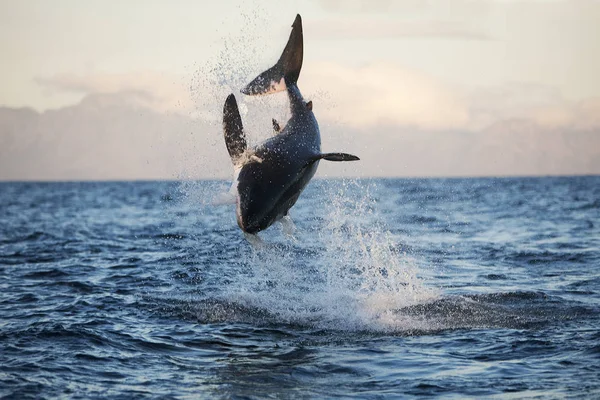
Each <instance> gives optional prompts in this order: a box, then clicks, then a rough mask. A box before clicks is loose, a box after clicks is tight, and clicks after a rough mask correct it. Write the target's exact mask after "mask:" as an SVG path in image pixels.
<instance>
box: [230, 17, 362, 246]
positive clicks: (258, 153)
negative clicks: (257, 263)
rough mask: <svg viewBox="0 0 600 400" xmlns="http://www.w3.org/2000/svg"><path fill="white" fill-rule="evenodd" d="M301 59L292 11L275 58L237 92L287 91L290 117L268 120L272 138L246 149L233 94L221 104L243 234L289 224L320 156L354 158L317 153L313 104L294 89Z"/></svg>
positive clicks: (299, 25) (298, 29) (298, 28)
mask: <svg viewBox="0 0 600 400" xmlns="http://www.w3.org/2000/svg"><path fill="white" fill-rule="evenodd" d="M302 59H303V37H302V19H301V17H300V15H296V19H295V20H294V23H293V24H292V32H291V33H290V37H289V39H288V42H287V44H286V46H285V49H284V50H283V53H282V54H281V57H280V58H279V61H277V63H276V64H275V65H274V66H273V67H271V68H269V69H268V70H266V71H264V72H263V73H261V74H260V75H258V76H257V77H256V78H255V79H254V80H253V81H252V82H250V83H249V84H248V85H247V86H246V87H245V88H243V89H242V90H241V92H242V93H243V94H246V95H249V96H255V95H263V94H271V93H276V92H281V91H284V90H285V91H287V94H288V97H289V101H290V111H291V118H290V119H289V121H288V122H287V124H286V125H285V127H283V129H282V128H281V127H280V126H279V123H278V122H277V121H275V120H273V129H274V130H275V136H272V137H270V138H269V139H267V140H265V141H264V142H262V143H260V144H258V145H257V146H254V147H252V148H249V147H248V146H247V143H246V137H245V134H244V129H243V126H242V119H241V117H240V113H239V110H238V105H237V102H236V99H235V96H234V95H233V94H230V95H229V96H228V97H227V100H226V101H225V106H224V107H223V131H224V136H225V144H226V145H227V151H228V152H229V155H230V157H231V161H232V162H233V166H234V179H233V186H232V191H234V192H235V194H236V216H237V223H238V225H239V227H240V228H241V229H242V231H243V232H244V233H245V234H251V235H252V236H253V235H254V234H256V233H257V232H260V231H262V230H264V229H267V228H268V227H269V226H271V225H272V224H273V223H274V222H276V221H281V222H284V223H285V222H287V223H289V224H291V219H289V216H288V212H289V210H290V208H292V206H293V205H294V204H295V203H296V201H297V200H298V197H299V196H300V193H302V190H304V188H305V187H306V185H307V184H308V182H309V181H310V180H311V178H312V177H313V176H314V175H315V172H316V171H317V167H318V165H319V161H320V160H322V159H323V160H329V161H355V160H359V158H358V157H356V156H354V155H351V154H346V153H321V136H320V133H319V125H318V124H317V120H316V118H315V115H314V114H313V104H312V102H311V101H309V102H305V101H304V98H303V97H302V94H301V93H300V89H298V84H297V81H298V77H299V75H300V70H301V68H302ZM292 226H293V225H292Z"/></svg>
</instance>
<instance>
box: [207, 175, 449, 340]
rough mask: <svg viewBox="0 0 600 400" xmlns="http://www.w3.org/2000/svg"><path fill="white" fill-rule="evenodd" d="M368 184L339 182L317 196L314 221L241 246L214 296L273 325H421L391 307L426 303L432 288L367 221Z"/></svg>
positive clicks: (370, 210) (371, 214) (371, 215)
mask: <svg viewBox="0 0 600 400" xmlns="http://www.w3.org/2000/svg"><path fill="white" fill-rule="evenodd" d="M366 186H367V184H364V183H358V182H356V181H339V182H337V184H336V185H334V186H332V187H330V188H329V189H328V190H326V192H325V193H323V194H322V196H323V198H321V199H318V201H317V202H318V203H320V204H322V205H323V206H322V207H321V208H320V209H318V210H315V211H316V212H315V214H317V215H316V216H317V217H318V218H315V219H311V220H310V223H309V224H302V225H303V226H304V228H300V229H298V230H297V231H296V233H295V235H296V236H295V237H286V236H285V235H282V234H281V233H280V232H277V227H276V226H274V227H272V228H270V229H269V230H267V231H265V232H263V233H261V236H263V237H264V240H265V244H264V245H262V246H258V247H251V246H247V248H246V251H244V252H243V253H242V257H241V259H240V260H239V261H238V265H236V266H235V268H231V269H230V271H229V276H228V279H229V280H230V282H229V284H228V285H226V286H224V287H222V290H221V292H220V293H219V294H218V295H217V297H218V299H219V300H220V301H222V302H224V303H233V304H237V305H243V306H246V307H250V308H252V309H254V310H255V311H256V312H257V313H259V314H261V315H262V314H266V315H269V316H271V317H270V318H272V319H273V320H272V321H271V322H277V323H289V324H300V325H309V326H311V327H316V328H321V329H336V330H368V331H405V330H411V331H412V330H416V329H419V330H422V329H424V326H423V322H422V321H421V320H420V318H417V317H414V316H410V317H408V316H406V315H402V314H400V313H398V312H397V311H398V310H399V309H402V308H405V307H408V306H412V305H415V304H419V303H423V302H428V301H432V300H434V299H436V298H437V297H438V291H437V290H435V289H433V288H430V287H427V286H426V285H425V284H424V282H423V281H422V280H421V278H420V277H419V270H418V268H417V267H416V266H415V263H414V262H413V260H412V259H411V258H410V257H409V256H408V255H407V254H405V253H403V252H402V251H401V249H399V248H398V246H397V244H396V243H395V240H394V239H393V237H392V235H391V234H390V233H389V232H388V231H387V230H386V229H385V225H384V224H383V222H379V223H375V224H374V223H373V221H374V220H376V219H377V216H376V212H375V211H374V210H375V209H374V207H373V206H374V200H373V199H372V198H370V196H369V190H368V188H367V187H366ZM357 194H359V195H358V197H356V195H357ZM209 197H210V196H209ZM313 200H315V199H313ZM300 201H302V200H300ZM230 211H231V212H232V213H233V210H230ZM240 235H241V233H240ZM232 271H235V272H234V273H233V272H232Z"/></svg>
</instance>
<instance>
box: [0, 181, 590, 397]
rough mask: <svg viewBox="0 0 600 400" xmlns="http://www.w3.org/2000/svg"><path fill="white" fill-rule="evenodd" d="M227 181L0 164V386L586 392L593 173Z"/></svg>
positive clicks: (25, 390) (253, 392)
mask: <svg viewBox="0 0 600 400" xmlns="http://www.w3.org/2000/svg"><path fill="white" fill-rule="evenodd" d="M227 189H228V183H227V182H220V181H208V182H81V183H76V182H74V183H0V204H1V206H0V275H1V278H0V304H1V305H0V398H15V399H26V398H35V399H39V398H57V397H60V398H94V397H96V398H98V397H101V398H105V397H110V398H123V399H130V398H167V399H168V398H172V399H175V398H177V399H180V398H181V399H183V398H224V399H230V398H237V399H250V398H256V399H263V398H349V397H353V398H366V399H375V398H386V399H387V398H411V397H418V396H426V397H442V398H484V397H492V398H542V399H546V398H549V399H552V398H590V399H592V398H596V399H597V398H600V177H598V176H590V177H555V178H498V179H495V178H489V179H480V178H477V179H373V180H342V179H339V180H315V181H313V182H311V184H310V185H309V187H308V188H307V190H306V191H305V192H304V193H303V195H302V196H301V197H300V200H299V201H298V203H297V204H296V206H295V207H294V208H293V209H292V211H291V215H292V218H293V219H294V221H295V224H296V231H295V233H294V234H293V236H289V235H287V234H286V233H284V232H283V230H282V229H281V228H280V227H278V226H273V227H271V228H270V229H269V230H267V231H265V232H263V233H261V234H260V236H262V239H263V243H262V244H261V245H258V246H256V247H253V246H252V245H250V244H249V243H248V242H247V241H246V240H245V239H244V237H243V235H242V233H241V231H240V230H239V228H238V227H237V225H236V223H235V216H234V209H233V206H231V205H217V204H215V202H218V201H217V200H218V198H219V193H221V192H223V191H226V190H227ZM215 199H217V200H215Z"/></svg>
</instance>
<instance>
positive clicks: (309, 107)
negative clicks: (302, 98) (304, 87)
mask: <svg viewBox="0 0 600 400" xmlns="http://www.w3.org/2000/svg"><path fill="white" fill-rule="evenodd" d="M306 108H308V109H309V110H311V111H312V100H311V101H309V102H307V103H306Z"/></svg>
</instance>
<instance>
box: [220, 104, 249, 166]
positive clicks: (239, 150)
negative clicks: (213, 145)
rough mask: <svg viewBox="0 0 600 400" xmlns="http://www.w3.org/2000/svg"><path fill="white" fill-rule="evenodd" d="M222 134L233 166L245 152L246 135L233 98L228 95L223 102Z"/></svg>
mask: <svg viewBox="0 0 600 400" xmlns="http://www.w3.org/2000/svg"><path fill="white" fill-rule="evenodd" d="M223 134H224V136H225V145H226V146H227V151H228V152H229V156H230V157H231V161H232V162H233V164H234V165H235V164H236V162H237V161H238V160H239V158H240V157H241V155H242V154H243V153H244V152H245V151H246V147H247V144H246V135H245V134H244V128H243V126H242V117H240V112H239V110H238V105H237V101H236V100H235V96H234V95H233V93H232V94H230V95H229V96H227V100H225V105H224V106H223Z"/></svg>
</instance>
